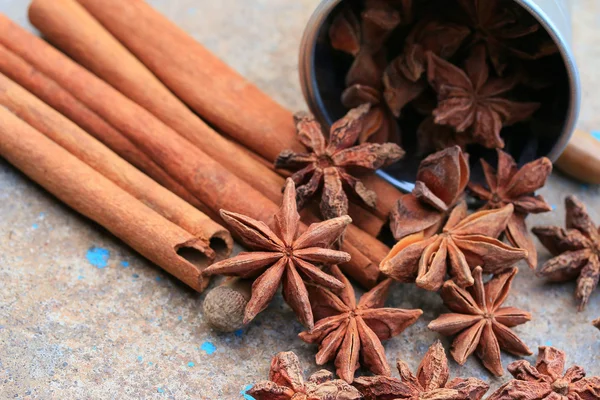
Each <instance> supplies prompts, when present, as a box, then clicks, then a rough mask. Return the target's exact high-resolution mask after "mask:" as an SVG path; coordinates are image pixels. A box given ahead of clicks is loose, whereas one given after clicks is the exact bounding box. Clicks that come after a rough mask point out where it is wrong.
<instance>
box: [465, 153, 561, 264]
mask: <svg viewBox="0 0 600 400" xmlns="http://www.w3.org/2000/svg"><path fill="white" fill-rule="evenodd" d="M481 165H482V167H483V172H484V174H485V179H486V181H487V188H486V187H483V186H481V185H478V184H475V183H470V184H469V189H470V190H471V192H472V193H473V194H474V195H475V196H477V197H479V198H480V199H482V200H485V201H486V204H485V206H484V207H483V208H484V209H493V208H500V207H504V206H505V205H507V204H512V205H513V206H514V207H515V212H514V214H513V215H512V217H511V218H510V220H509V221H508V225H507V226H506V231H505V234H506V237H507V238H508V241H509V242H510V243H511V244H512V245H513V246H516V247H519V248H521V249H524V250H527V253H528V256H527V262H528V264H529V267H531V268H536V267H537V250H536V248H535V244H534V243H533V239H532V237H531V235H530V234H529V231H528V229H527V223H526V222H525V218H526V217H527V215H528V214H530V213H533V214H538V213H543V212H548V211H551V210H552V207H551V206H550V205H549V204H548V203H546V201H545V200H544V198H543V197H542V196H540V195H537V196H536V195H535V193H534V192H535V191H536V190H538V189H541V188H542V187H543V186H544V185H545V184H546V180H547V179H548V176H550V174H551V173H552V161H550V160H549V159H547V158H546V157H542V158H539V159H537V160H535V161H532V162H530V163H527V164H525V165H524V166H523V167H522V168H520V169H519V168H518V167H517V163H516V162H515V160H514V158H512V156H510V155H509V154H508V153H505V152H504V151H502V150H498V169H497V170H495V169H494V168H492V166H491V165H489V164H488V163H487V162H486V161H485V160H484V159H483V158H482V159H481Z"/></svg>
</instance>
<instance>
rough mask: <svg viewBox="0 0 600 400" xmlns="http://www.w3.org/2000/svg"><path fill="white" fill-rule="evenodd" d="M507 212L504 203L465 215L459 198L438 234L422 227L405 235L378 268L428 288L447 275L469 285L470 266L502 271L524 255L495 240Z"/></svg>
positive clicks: (438, 284) (436, 286)
mask: <svg viewBox="0 0 600 400" xmlns="http://www.w3.org/2000/svg"><path fill="white" fill-rule="evenodd" d="M512 213H513V206H512V204H508V205H506V206H504V207H503V208H500V209H497V210H483V211H478V212H476V213H474V214H471V215H469V216H467V204H466V202H464V201H463V202H461V203H460V204H459V205H457V206H456V207H455V208H454V209H453V210H452V213H450V217H449V218H448V222H446V225H445V226H444V229H443V231H442V233H440V234H436V235H434V236H432V237H430V238H425V237H424V235H423V233H422V232H421V233H416V234H413V235H410V236H407V237H405V238H404V239H402V240H400V241H399V242H398V243H397V244H396V245H395V246H394V247H393V248H392V250H391V252H390V254H389V255H388V256H387V257H386V258H385V259H384V260H383V261H382V262H381V264H380V270H381V271H382V272H383V273H384V274H386V275H388V276H389V277H391V278H393V279H396V280H398V281H400V282H413V281H414V282H416V284H417V286H419V287H420V288H423V289H426V290H431V291H438V290H439V289H440V288H441V287H442V285H443V284H444V280H445V279H446V275H450V276H451V277H452V279H453V280H454V282H455V284H456V285H458V286H459V287H467V286H471V285H473V283H474V282H475V280H474V276H473V274H472V273H471V269H472V268H475V266H481V267H482V268H483V271H484V272H485V273H489V274H497V273H500V272H503V271H506V270H507V269H508V268H510V267H512V266H513V265H514V264H515V263H516V262H518V261H519V260H522V259H524V258H525V257H526V256H527V252H526V251H525V250H521V249H516V248H513V247H510V246H508V245H506V244H504V243H502V242H501V241H499V240H497V239H496V238H497V237H498V236H500V234H501V233H502V231H504V229H506V225H507V223H508V221H509V219H510V217H511V215H512Z"/></svg>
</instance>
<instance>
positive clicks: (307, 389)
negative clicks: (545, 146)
mask: <svg viewBox="0 0 600 400" xmlns="http://www.w3.org/2000/svg"><path fill="white" fill-rule="evenodd" d="M247 393H248V394H249V395H250V396H252V397H253V398H255V399H256V400H286V399H289V400H359V399H361V398H362V396H361V394H360V393H359V392H358V390H356V389H355V388H354V387H352V386H350V385H349V384H347V383H346V382H344V381H342V380H340V379H333V374H332V373H331V372H329V371H326V370H321V371H318V372H316V373H314V374H312V375H311V376H310V377H309V378H308V380H306V381H304V378H303V376H302V370H301V369H300V362H299V361H298V357H297V356H296V355H295V354H294V353H292V352H285V353H279V354H277V355H276V356H275V357H273V360H272V361H271V371H270V372H269V380H268V381H264V382H259V383H257V384H255V385H254V386H253V387H252V389H250V390H248V391H247Z"/></svg>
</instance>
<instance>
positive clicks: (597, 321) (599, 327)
mask: <svg viewBox="0 0 600 400" xmlns="http://www.w3.org/2000/svg"><path fill="white" fill-rule="evenodd" d="M592 325H594V326H595V327H596V328H598V329H600V318H598V319H597V320H594V322H592Z"/></svg>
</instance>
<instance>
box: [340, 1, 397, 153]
mask: <svg viewBox="0 0 600 400" xmlns="http://www.w3.org/2000/svg"><path fill="white" fill-rule="evenodd" d="M401 20H402V16H401V15H400V13H399V12H398V10H397V9H395V8H394V7H393V5H392V4H390V3H389V2H387V1H383V0H370V1H367V3H366V4H365V9H364V11H363V12H362V14H361V19H360V21H359V20H358V18H357V17H356V15H355V14H354V12H353V11H352V10H351V9H350V8H344V9H342V11H341V12H340V13H339V14H338V15H336V16H335V18H334V19H333V21H332V24H331V27H330V28H329V37H330V42H331V46H332V47H333V48H334V49H337V50H340V51H343V52H345V53H348V54H350V55H352V56H354V62H353V63H352V66H351V67H350V69H349V71H348V73H347V75H346V86H347V89H346V90H345V91H344V92H343V93H342V104H344V106H345V107H347V108H349V109H350V108H355V107H358V106H360V105H362V104H365V103H368V104H371V108H370V109H369V111H368V114H367V115H366V117H365V120H366V123H365V127H364V129H363V131H362V132H361V133H360V135H359V136H358V137H357V139H358V140H359V142H360V143H365V142H367V141H371V142H376V143H385V142H389V141H395V142H398V141H399V140H400V133H399V128H398V124H397V122H396V120H395V118H394V116H393V115H392V113H391V112H390V110H389V109H388V108H387V106H386V104H385V101H384V99H383V82H382V75H383V71H384V69H385V64H386V60H385V51H383V45H384V42H385V40H386V39H387V38H388V36H389V35H390V33H391V32H392V31H393V30H394V28H396V26H398V24H400V23H401Z"/></svg>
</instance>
